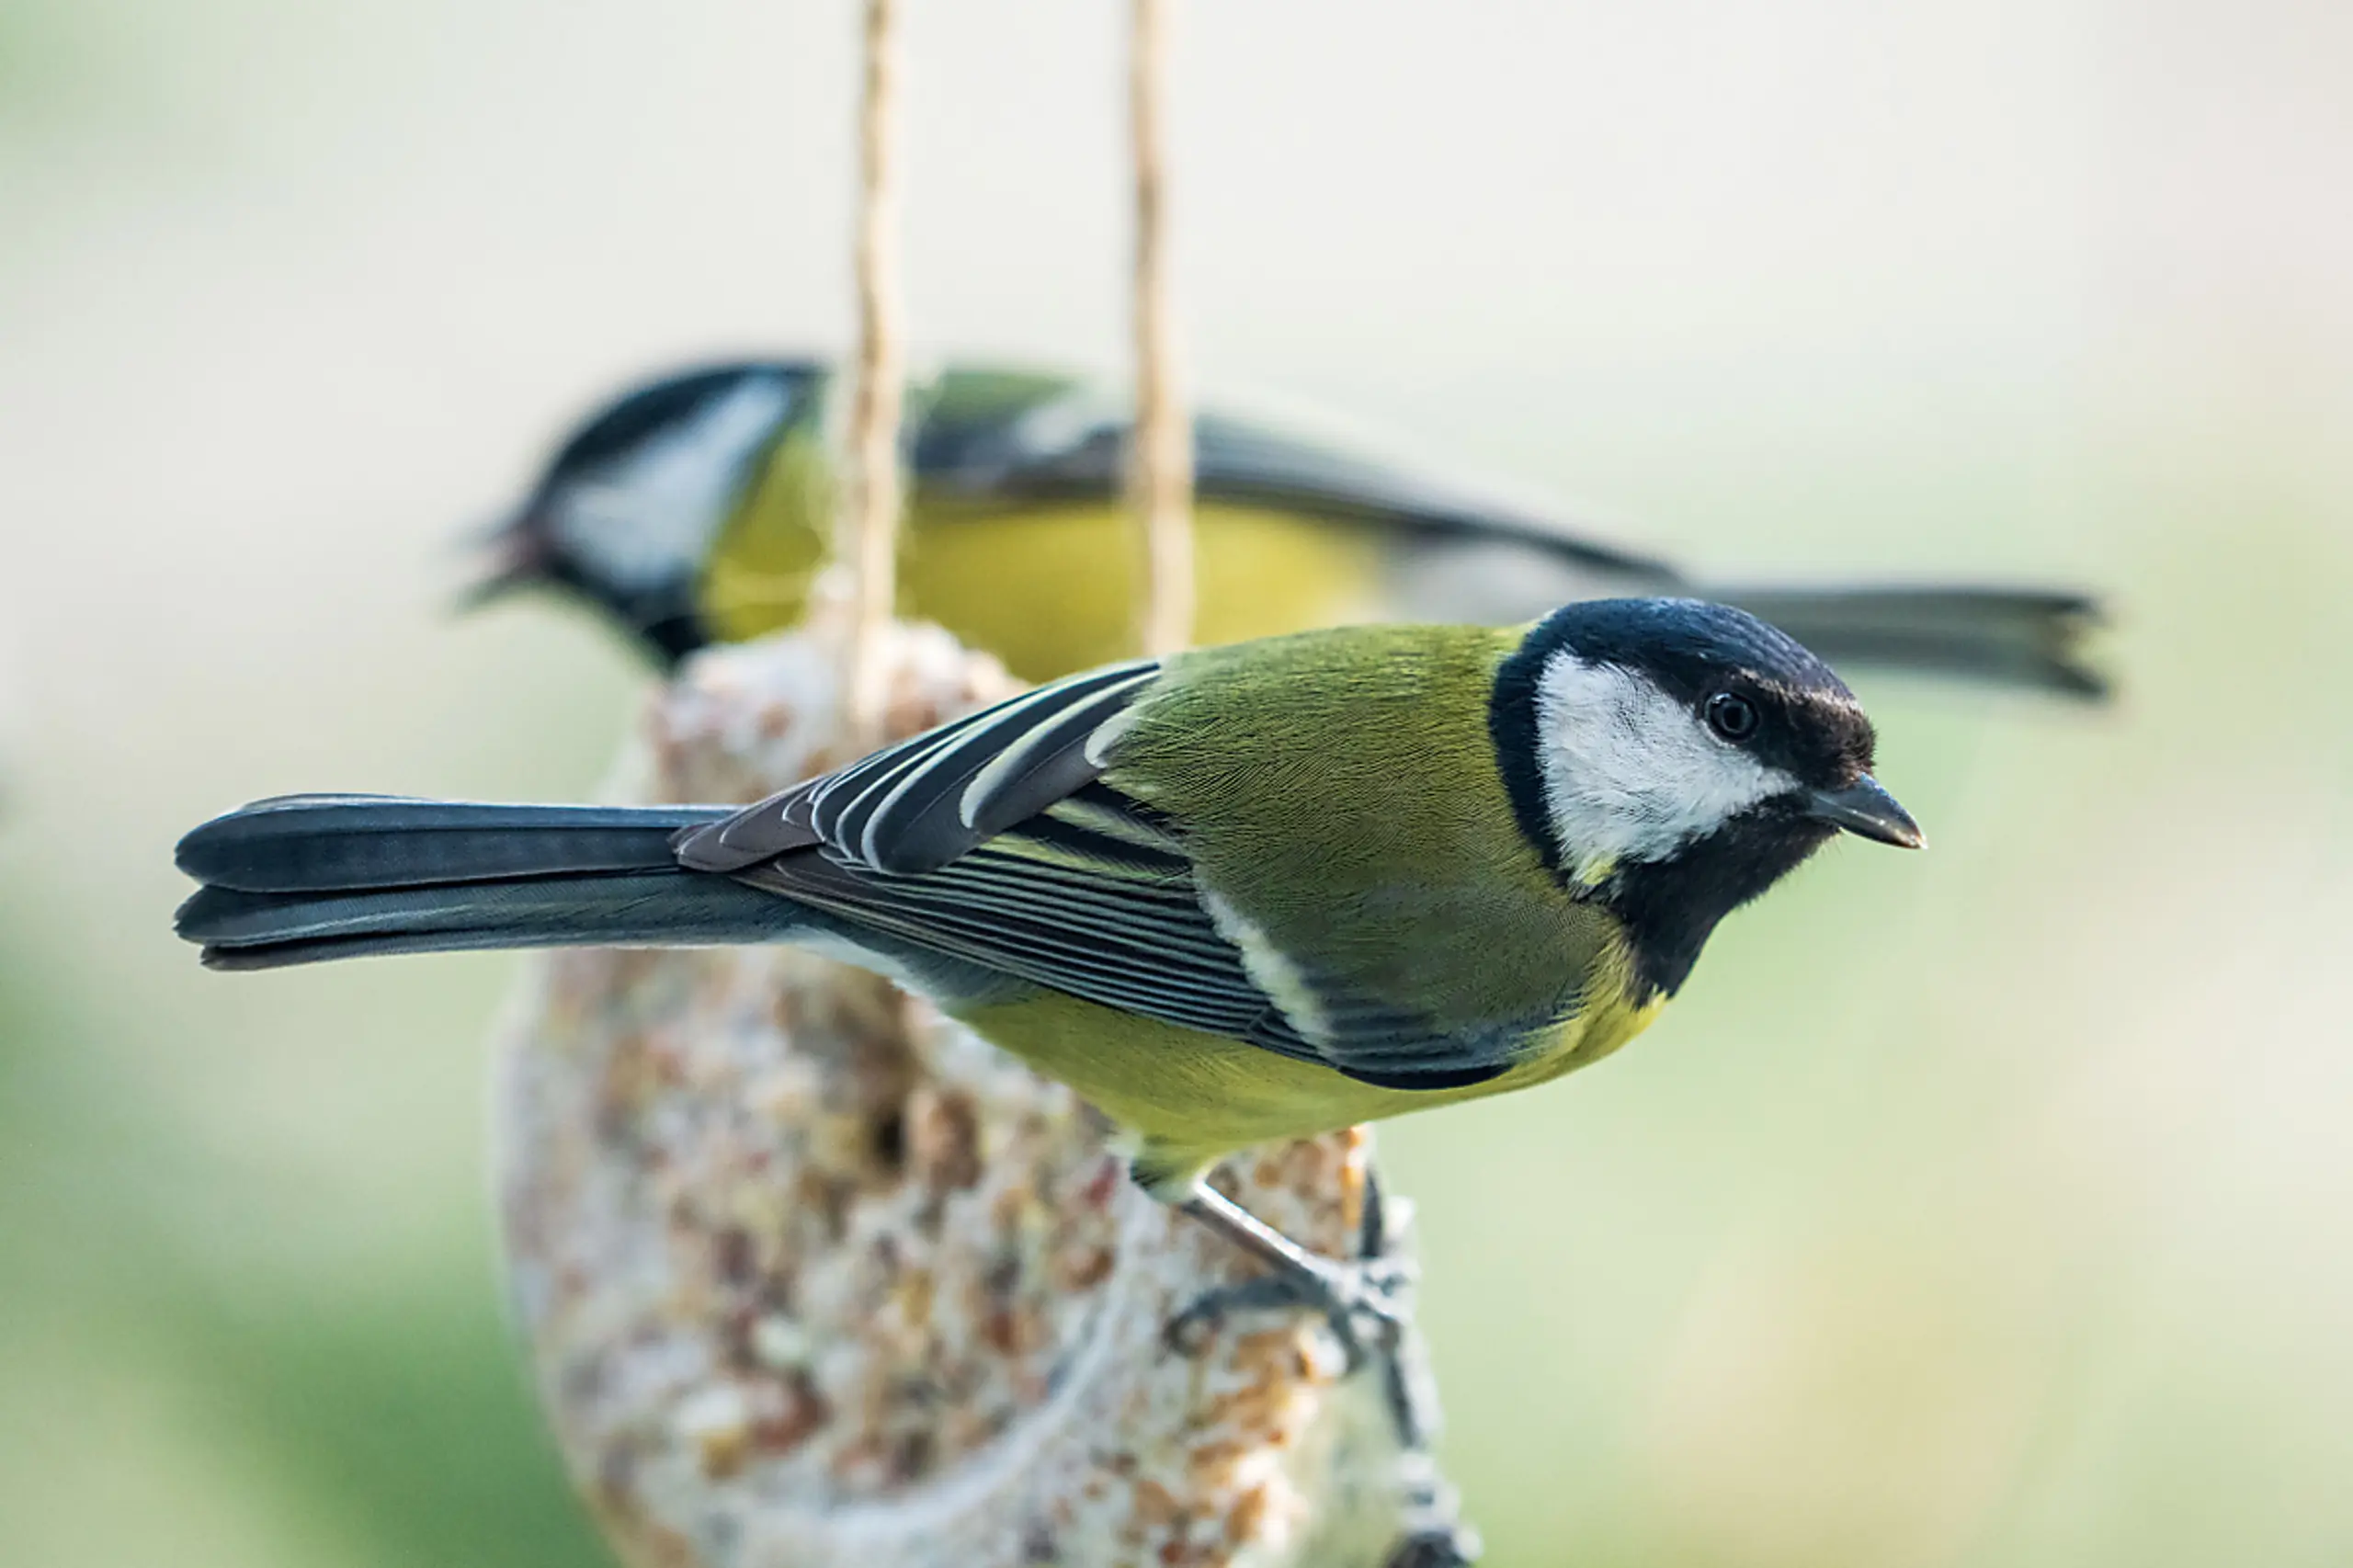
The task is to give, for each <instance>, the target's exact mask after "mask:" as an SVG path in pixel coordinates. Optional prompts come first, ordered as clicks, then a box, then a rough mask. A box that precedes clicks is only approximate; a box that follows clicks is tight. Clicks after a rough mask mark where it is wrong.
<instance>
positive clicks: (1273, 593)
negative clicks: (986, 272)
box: [476, 360, 2105, 697]
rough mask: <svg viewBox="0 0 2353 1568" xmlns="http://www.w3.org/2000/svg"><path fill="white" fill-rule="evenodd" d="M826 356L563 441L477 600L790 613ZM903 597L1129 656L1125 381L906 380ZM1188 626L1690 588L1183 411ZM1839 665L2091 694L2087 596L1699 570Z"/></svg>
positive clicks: (1503, 511) (957, 372) (693, 377)
mask: <svg viewBox="0 0 2353 1568" xmlns="http://www.w3.org/2000/svg"><path fill="white" fill-rule="evenodd" d="M833 385H834V378H833V376H832V373H831V372H830V371H829V370H828V369H827V368H826V367H825V366H824V365H823V364H822V363H819V362H816V361H813V360H776V361H762V362H745V363H737V364H724V365H717V366H712V367H710V368H708V369H697V370H690V371H687V372H685V373H683V374H678V375H674V376H671V377H668V378H666V379H664V380H661V381H654V382H652V383H650V384H648V385H646V386H643V387H641V388H639V389H637V390H635V391H632V392H629V393H627V394H626V395H624V396H622V397H621V398H620V399H619V400H618V401H616V402H615V403H612V404H610V405H609V406H608V407H607V408H605V409H604V410H603V411H602V412H600V413H598V414H597V415H595V416H594V417H592V418H590V419H589V420H588V421H587V422H586V423H585V424H584V425H582V426H580V427H579V429H578V430H577V431H576V432H575V433H574V435H572V436H571V437H570V438H569V439H567V440H566V441H565V442H564V443H563V446H562V447H561V449H559V450H558V451H557V452H556V454H555V456H554V458H553V460H551V462H550V463H549V465H548V467H547V470H546V472H544V473H543V474H542V475H541V476H540V479H539V481H538V483H536V484H535V485H534V486H533V487H532V489H531V491H530V493H529V496H528V497H527V498H526V499H525V501H524V502H523V504H522V505H521V506H519V507H517V509H516V510H515V512H514V513H513V515H512V517H511V518H510V519H509V520H508V521H507V522H506V523H505V524H504V525H503V526H502V527H501V528H499V529H498V531H497V533H496V534H495V536H494V544H493V555H494V563H493V565H492V567H491V569H490V571H489V573H488V574H487V576H486V577H485V578H484V580H483V583H482V584H481V585H479V586H478V588H477V590H476V592H477V597H496V596H498V595H501V594H503V593H505V592H506V591H508V590H511V589H514V588H518V587H524V586H529V585H548V586H552V587H554V588H557V589H559V590H562V591H564V592H567V593H569V594H571V595H573V596H574V597H579V598H582V599H585V600H586V601H587V602H588V603H589V604H591V605H593V606H594V607H596V608H597V609H598V610H600V611H602V612H603V613H604V614H606V615H608V616H609V617H610V618H611V619H613V620H614V621H615V622H616V623H618V624H619V625H620V627H621V628H622V629H624V630H625V631H626V632H627V633H628V634H629V635H631V637H632V638H634V639H635V640H637V641H638V642H640V643H641V644H642V646H643V647H644V649H645V650H646V651H647V652H648V653H650V654H652V655H653V657H654V658H655V659H656V660H657V661H659V662H661V663H663V664H664V665H669V664H673V663H675V662H676V661H677V660H678V659H680V658H683V657H684V656H685V655H686V654H688V653H692V652H693V651H694V650H695V649H697V648H699V647H701V646H703V645H705V644H707V643H710V642H740V641H743V640H745V639H748V638H750V637H754V636H756V635H758V634H760V633H762V632H767V631H776V630H778V629H779V628H781V627H784V626H788V625H790V624H793V623H794V622H796V621H798V620H799V619H801V612H802V610H803V608H805V605H806V601H807V597H808V590H809V585H810V583H811V581H812V579H813V575H814V574H815V573H816V571H817V569H818V567H819V566H820V565H821V564H822V562H824V558H825V555H826V540H827V537H828V529H829V527H830V522H829V519H830V517H831V500H830V494H831V488H830V486H831V481H830V472H831V471H830V467H829V458H828V452H829V449H828V446H827V438H828V437H827V428H826V426H827V398H828V395H829V393H830V392H831V390H832V388H833ZM907 420H908V423H907V429H906V440H905V462H906V466H907V469H908V471H909V475H908V477H909V497H910V509H909V514H908V516H909V522H910V527H909V531H908V535H907V537H906V539H905V540H904V551H903V552H902V553H903V559H902V579H901V590H902V591H901V601H902V602H901V607H900V608H902V610H903V611H904V612H906V613H909V614H912V615H915V616H919V617H921V618H923V619H931V620H937V621H938V622H939V623H940V624H942V625H944V626H945V627H947V628H948V630H949V631H952V632H954V633H955V634H956V635H957V636H958V637H959V638H961V640H962V641H964V642H967V643H968V644H970V645H972V646H975V647H982V648H986V649H988V650H990V651H991V652H993V653H996V654H998V655H999V656H1000V657H1002V658H1003V659H1004V660H1005V661H1006V664H1007V665H1009V666H1010V667H1011V668H1012V669H1013V671H1014V672H1015V673H1016V674H1017V675H1019V676H1023V677H1024V678H1025V679H1029V680H1048V679H1051V678H1053V677H1054V676H1062V675H1067V674H1069V673H1070V672H1072V671H1074V670H1078V669H1084V668H1087V667H1089V666H1091V665H1097V664H1102V663H1105V662H1108V661H1109V660H1112V659H1115V658H1118V657H1120V656H1122V655H1123V654H1125V653H1129V652H1131V640H1132V637H1133V635H1134V633H1133V628H1132V626H1131V607H1132V606H1133V605H1134V603H1135V602H1136V592H1137V585H1136V582H1135V574H1136V572H1137V570H1138V568H1137V553H1138V552H1137V550H1136V548H1135V544H1134V541H1133V539H1132V536H1131V532H1130V530H1129V528H1128V526H1127V524H1126V522H1125V521H1124V519H1123V517H1121V516H1120V511H1119V484H1120V461H1121V458H1120V453H1121V449H1122V445H1123V443H1124V441H1125V439H1126V432H1127V420H1128V415H1127V411H1126V404H1125V402H1124V400H1122V399H1120V398H1119V397H1116V396H1113V395H1110V394H1108V392H1105V391H1104V390H1103V389H1101V388H1099V387H1095V386H1091V385H1088V384H1086V383H1085V382H1082V381H1074V380H1072V379H1069V378H1067V377H1062V376H1053V375H1045V374H1036V373H1030V372H1026V371H1019V370H1008V369H981V368H962V369H956V368H951V369H948V370H946V371H945V372H944V373H942V374H939V375H938V376H936V377H934V378H931V379H929V380H926V381H920V382H918V383H917V384H916V385H915V386H914V387H912V388H911V389H910V393H909V401H908V404H907ZM1194 464H1195V473H1196V483H1197V489H1198V498H1197V506H1196V510H1195V523H1196V529H1197V532H1196V536H1195V537H1196V554H1197V566H1198V571H1199V587H1200V595H1199V604H1200V608H1199V622H1198V625H1197V626H1196V628H1195V634H1196V640H1197V641H1199V642H1233V641H1239V640H1241V639H1245V638H1255V637H1262V636H1269V635H1273V634H1275V633H1279V632H1284V631H1299V630H1301V629H1302V628H1306V627H1313V626H1326V625H1332V624H1336V623H1337V622H1340V621H1344V620H1351V619H1388V618H1392V617H1393V618H1396V619H1416V620H1455V619H1461V620H1475V621H1481V622H1484V623H1488V624H1503V623H1509V622H1516V621H1521V620H1525V619H1528V618H1529V617H1531V616H1535V615H1538V614H1540V613H1541V611H1542V610H1544V609H1545V608H1548V607H1549V606H1551V605H1553V604H1557V603H1560V602H1561V601H1563V600H1565V599H1572V598H1587V597H1597V596H1599V595H1604V594H1624V593H1642V594H1656V593H1671V594H1683V593H1688V592H1692V591H1694V590H1693V589H1692V586H1691V579H1690V578H1688V576H1687V575H1686V574H1684V573H1683V572H1682V570H1681V569H1679V568H1678V567H1677V566H1675V565H1674V564H1672V563H1670V562H1665V561H1662V560H1659V559H1657V558H1656V557H1654V556H1649V555H1645V554H1643V553H1640V552H1638V551H1631V550H1626V549H1621V548H1619V547H1618V546H1615V545H1611V544H1607V543H1603V542H1600V541H1598V540H1595V539H1593V538H1590V537H1588V536H1586V535H1585V534H1582V533H1580V532H1578V531H1575V530H1574V529H1572V528H1568V527H1566V526H1564V525H1563V523H1562V522H1561V521H1560V520H1559V519H1557V518H1555V517H1550V516H1547V515H1544V514H1542V513H1540V512H1539V511H1536V510H1533V509H1529V508H1527V507H1523V506H1517V505H1515V504H1513V503H1511V502H1508V501H1506V500H1503V499H1500V498H1498V497H1497V496H1495V495H1493V494H1486V493H1484V492H1482V491H1480V490H1479V489H1477V488H1475V487H1473V486H1470V485H1465V484H1461V483H1454V482H1451V481H1449V480H1445V479H1441V478H1438V477H1436V476H1433V475H1430V474H1427V473H1421V472H1414V471H1412V470H1409V469H1406V468H1402V467H1397V466H1393V465H1390V464H1386V463H1382V462H1380V461H1378V460H1372V459H1370V458H1367V457H1363V456H1358V455H1355V454H1352V453H1349V452H1347V451H1343V450H1339V449H1335V448H1332V447H1330V446H1326V445H1323V444H1320V443H1318V442H1314V441H1310V440H1306V439H1301V438H1295V437H1290V436H1288V435H1285V434H1283V433H1281V432H1279V431H1278V430H1276V429H1274V428H1272V427H1270V426H1267V425H1265V424H1263V423H1258V422H1254V421H1248V420H1244V419H1239V418H1235V417H1232V416H1230V415H1223V414H1219V413H1216V412H1208V413H1204V414H1202V415H1200V416H1199V418H1198V419H1197V420H1196V421H1195V422H1194ZM1705 592H1706V597H1711V598H1715V599H1720V600H1724V601H1727V602H1731V603H1735V604H1738V605H1741V606H1743V607H1744V608H1747V609H1749V610H1751V611H1753V612H1755V613H1756V614H1757V615H1760V616H1762V617H1764V618H1765V619H1768V620H1769V621H1771V622H1773V623H1774V624H1775V625H1777V626H1779V627H1780V628H1781V629H1782V630H1783V631H1788V632H1789V633H1790V635H1792V636H1794V637H1796V638H1797V639H1798V640H1799V641H1801V642H1804V643H1806V644H1807V645H1808V646H1809V647H1812V648H1813V650H1814V651H1815V652H1816V653H1820V654H1821V655H1822V656H1823V657H1824V658H1826V659H1829V660H1831V661H1833V662H1836V663H1842V664H1843V663H1846V662H1848V661H1851V662H1853V663H1855V664H1877V665H1889V666H1893V667H1897V668H1903V669H1911V670H1922V671H1928V672H1932V673H1937V674H1941V675H1947V676H1961V677H1963V678H1967V679H1970V680H1975V681H1983V682H1989V683H1995V684H2000V685H2009V686H2022V687H2033V688H2038V689H2042V690H2050V691H2059V692H2066V693H2071V694H2074V695H2076V696H2081V697H2097V696H2099V695H2101V694H2102V693H2103V692H2104V690H2105V686H2104V683H2103V681H2102V679H2101V677H2100V676H2099V675H2098V673H2097V671H2095V670H2094V669H2093V668H2092V667H2090V666H2089V665H2087V664H2086V661H2085V659H2084V657H2083V653H2082V647H2081V644H2082V642H2084V640H2085V636H2086V631H2088V630H2089V628H2090V627H2091V625H2092V624H2093V622H2094V620H2095V619H2096V615H2097V609H2096V607H2095V606H2094V604H2093V603H2092V601H2091V600H2090V599H2088V598H2086V597H2084V596H2083V595H2080V594H2075V593H2067V592H2058V591H2048V590H2042V589H2036V588H2006V587H1968V586H1956V585H1930V586H1917V587H1874V586H1833V587H1819V588H1817V587H1765V586H1757V587H1753V588H1725V587H1720V586H1714V585H1710V586H1709V587H1708V588H1707V589H1706V591H1705Z"/></svg>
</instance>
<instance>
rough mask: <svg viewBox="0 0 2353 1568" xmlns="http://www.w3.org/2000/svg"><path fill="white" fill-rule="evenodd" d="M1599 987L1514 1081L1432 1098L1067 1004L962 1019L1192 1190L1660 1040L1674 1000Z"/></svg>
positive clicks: (1611, 981) (1515, 1072)
mask: <svg viewBox="0 0 2353 1568" xmlns="http://www.w3.org/2000/svg"><path fill="white" fill-rule="evenodd" d="M1614 967H1618V966H1615V965H1613V968H1614ZM1597 978H1599V979H1602V980H1603V981H1604V982H1605V983H1601V984H1597V985H1596V986H1594V987H1593V988H1592V991H1591V992H1590V993H1589V995H1591V997H1592V1000H1591V1001H1590V1002H1589V1003H1588V1005H1587V1006H1586V1007H1585V1008H1584V1009H1583V1010H1582V1011H1581V1012H1580V1013H1579V1014H1578V1015H1577V1017H1574V1018H1571V1019H1568V1020H1566V1021H1565V1022H1563V1023H1561V1024H1558V1025H1556V1026H1554V1027H1553V1028H1552V1029H1551V1030H1549V1031H1547V1032H1546V1033H1545V1034H1544V1035H1543V1036H1541V1037H1540V1040H1538V1041H1537V1042H1536V1043H1535V1044H1534V1045H1533V1046H1532V1048H1531V1049H1530V1050H1529V1051H1528V1052H1527V1054H1526V1056H1525V1057H1524V1058H1523V1059H1522V1060H1521V1061H1520V1062H1519V1063H1518V1065H1516V1066H1514V1067H1513V1068H1511V1069H1510V1070H1509V1071H1508V1072H1506V1073H1504V1074H1501V1075H1499V1076H1497V1077H1495V1078H1491V1079H1489V1080H1487V1081H1486V1082H1484V1083H1481V1084H1472V1085H1465V1086H1463V1087H1461V1088H1452V1089H1432V1090H1427V1091H1415V1090H1410V1089H1392V1088H1382V1087H1380V1086H1378V1085H1372V1084H1366V1083H1360V1082H1358V1080H1357V1079H1354V1078H1351V1077H1348V1076H1347V1074H1342V1073H1338V1072H1336V1071H1334V1070H1333V1069H1331V1068H1329V1067H1325V1066H1323V1065H1321V1064H1320V1063H1317V1062H1302V1061H1299V1060H1297V1059H1296V1058H1293V1057H1289V1056H1279V1055H1277V1054H1276V1053H1275V1052H1273V1051H1267V1050H1266V1049H1265V1048H1264V1047H1261V1046H1256V1045H1251V1044H1249V1043H1247V1042H1246V1041H1243V1040H1229V1039H1226V1038H1224V1037H1222V1036H1218V1035H1210V1034H1203V1033H1200V1032H1199V1031H1198V1030H1194V1029H1188V1028H1178V1027H1177V1026H1176V1025H1174V1024H1165V1023H1159V1022H1156V1021H1154V1020H1153V1019H1149V1018H1142V1017H1136V1016H1135V1015H1133V1014H1131V1013H1123V1012H1120V1011H1118V1010H1116V1009H1113V1008H1109V1007H1105V1006H1098V1005H1097V1004H1095V1003H1092V1002H1083V1001H1080V1000H1078V999H1077V998H1075V997H1071V996H1064V995H1061V994H1054V993H1048V994H1040V995H1036V996H1033V997H1029V998H1025V999H1023V1000H1020V1001H1017V1002H1009V1003H1004V1004H999V1005H996V1006H983V1007H969V1008H964V1009H961V1010H960V1012H959V1014H958V1016H959V1017H961V1019H962V1021H963V1022H964V1023H966V1024H968V1025H970V1026H971V1027H972V1029H973V1030H974V1031H975V1032H977V1033H978V1034H980V1035H981V1037H982V1038H983V1039H984V1040H989V1041H991V1042H993V1043H994V1044H995V1045H997V1046H999V1047H1001V1048H1003V1049H1004V1050H1006V1051H1011V1052H1012V1053H1013V1054H1014V1055H1016V1056H1018V1057H1020V1058H1021V1059H1022V1060H1023V1061H1025V1062H1028V1063H1029V1065H1031V1066H1032V1067H1035V1068H1036V1069H1037V1070H1038V1071H1039V1072H1040V1073H1043V1074H1046V1075H1047V1076H1048V1077H1050V1078H1055V1079H1059V1080H1061V1081H1062V1082H1063V1083H1065V1084H1068V1085H1070V1086H1071V1087H1072V1088H1074V1089H1075V1090H1077V1091H1078V1093H1079V1094H1080V1095H1081V1096H1084V1097H1085V1098H1086V1100H1088V1101H1089V1102H1090V1103H1092V1104H1093V1105H1094V1106H1095V1107H1096V1108H1098V1109H1100V1110H1101V1111H1102V1112H1103V1113H1104V1114H1105V1115H1106V1116H1108V1117H1109V1118H1110V1119H1112V1120H1113V1121H1115V1122H1118V1123H1119V1124H1120V1126H1121V1127H1122V1128H1125V1129H1127V1130H1128V1131H1131V1132H1132V1133H1134V1134H1135V1135H1136V1136H1137V1137H1138V1138H1139V1139H1140V1140H1141V1142H1142V1161H1143V1164H1144V1165H1147V1166H1149V1167H1150V1168H1152V1169H1154V1170H1155V1171H1157V1172H1161V1173H1165V1175H1166V1176H1169V1177H1171V1178H1178V1179H1181V1178H1184V1177H1188V1176H1193V1175H1198V1174H1199V1173H1200V1172H1202V1171H1205V1170H1207V1169H1208V1168H1209V1167H1210V1166H1211V1165H1214V1164H1216V1163H1217V1162H1218V1161H1219V1160H1221V1159H1222V1158H1223V1157H1224V1156H1226V1155H1227V1154H1230V1153H1233V1152H1234V1151H1235V1150H1237V1149H1246V1148H1249V1147H1251V1146H1253V1145H1255V1144H1259V1143H1272V1142H1283V1141H1287V1140H1290V1139H1294V1138H1310V1137H1313V1136H1315V1135H1316V1134H1318V1133H1324V1132H1330V1131H1336V1130H1337V1129H1339V1128H1343V1127H1353V1126H1355V1125H1356V1124H1357V1123H1358V1122H1362V1121H1378V1120H1382V1119H1386V1118H1389V1117H1392V1116H1402V1115H1404V1113H1406V1112H1407V1111H1415V1110H1427V1109H1429V1108H1432V1107H1436V1106H1442V1105H1452V1104H1454V1103H1456V1102H1457V1101H1461V1100H1470V1099H1478V1098H1480V1097H1482V1096H1487V1095H1496V1094H1504V1093H1506V1092H1508V1091H1510V1090H1513V1089H1523V1088H1527V1087H1529V1086H1530V1085H1535V1084H1540V1083H1544V1082H1546V1081H1548V1080H1550V1079H1553V1078H1557V1077H1559V1076H1561V1075H1562V1074H1564V1073H1569V1072H1574V1070H1575V1069H1577V1068H1579V1067H1583V1066H1586V1065H1587V1064H1589V1063H1591V1062H1598V1061H1600V1060H1601V1059H1602V1058H1603V1057H1605V1056H1607V1055H1608V1054H1609V1053H1610V1052H1611V1051H1615V1050H1617V1049H1618V1048H1619V1047H1620V1046H1621V1045H1623V1044H1625V1043H1626V1042H1627V1041H1628V1040H1631V1039H1633V1038H1634V1036H1636V1035H1638V1034H1640V1033H1641V1032H1642V1031H1643V1029H1644V1028H1648V1027H1649V1025H1650V1022H1651V1020H1652V1019H1653V1018H1654V1017H1657V1016H1658V1012H1659V1009H1660V1008H1661V1007H1662V1006H1664V1005H1665V998H1664V997H1657V998H1654V999H1653V1000H1652V1001H1650V1002H1649V1003H1647V1004H1644V1005H1643V1006H1636V1005H1634V1004H1633V1003H1632V1002H1631V1001H1630V1000H1628V998H1627V994H1626V988H1625V986H1624V984H1623V983H1622V981H1623V977H1622V975H1615V974H1613V975H1609V976H1603V977H1597Z"/></svg>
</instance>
